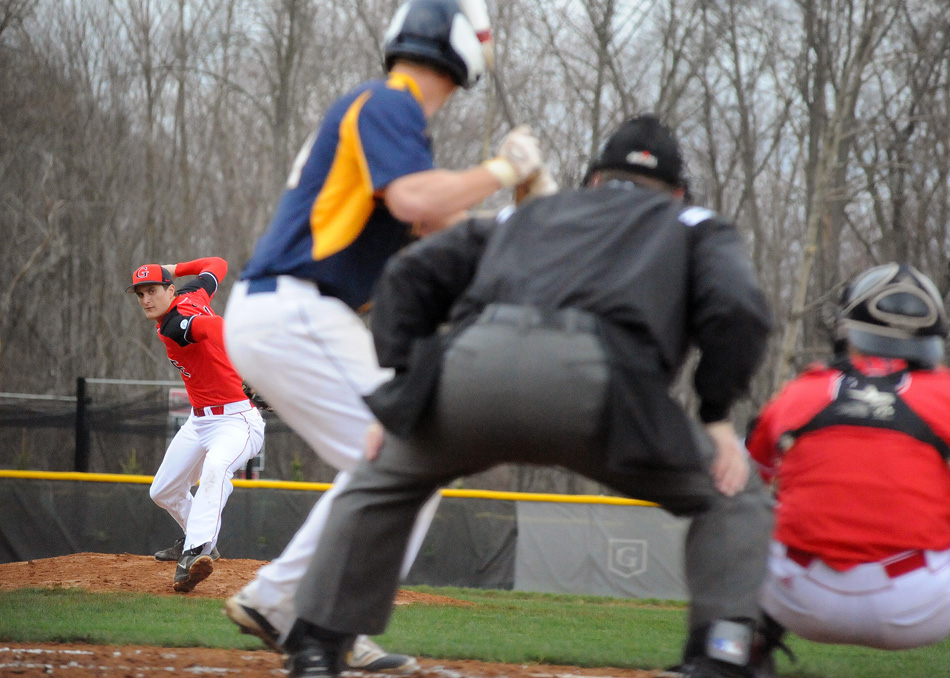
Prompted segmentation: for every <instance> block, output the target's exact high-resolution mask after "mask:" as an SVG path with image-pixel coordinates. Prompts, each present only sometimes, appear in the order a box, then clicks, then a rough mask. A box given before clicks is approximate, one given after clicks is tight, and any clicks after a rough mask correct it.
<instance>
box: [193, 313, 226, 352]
mask: <svg viewBox="0 0 950 678" xmlns="http://www.w3.org/2000/svg"><path fill="white" fill-rule="evenodd" d="M188 337H189V338H190V339H191V340H192V341H205V340H207V339H210V340H211V341H213V342H214V343H215V344H219V345H221V346H223V345H224V318H222V317H221V316H219V315H196V316H194V317H193V318H192V319H191V323H190V325H189V328H188Z"/></svg>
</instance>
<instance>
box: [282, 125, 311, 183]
mask: <svg viewBox="0 0 950 678" xmlns="http://www.w3.org/2000/svg"><path fill="white" fill-rule="evenodd" d="M316 140H317V132H316V130H314V131H313V133H311V135H310V136H309V137H307V140H306V141H305V142H304V143H303V147H302V148H301V149H300V152H298V153H297V157H296V158H294V164H293V167H291V168H290V176H288V177H287V188H290V189H294V188H297V184H299V183H300V174H301V173H302V172H303V166H304V165H305V164H307V158H309V157H310V151H311V149H313V142H315V141H316Z"/></svg>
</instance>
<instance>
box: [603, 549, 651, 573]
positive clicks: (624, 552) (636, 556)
mask: <svg viewBox="0 0 950 678" xmlns="http://www.w3.org/2000/svg"><path fill="white" fill-rule="evenodd" d="M608 549H609V552H608V553H607V569H608V570H610V571H611V572H613V573H614V574H617V575H620V576H621V577H624V578H628V579H629V578H630V577H633V576H635V575H638V574H643V573H644V572H646V570H647V542H646V540H645V539H611V540H610V541H609V542H608Z"/></svg>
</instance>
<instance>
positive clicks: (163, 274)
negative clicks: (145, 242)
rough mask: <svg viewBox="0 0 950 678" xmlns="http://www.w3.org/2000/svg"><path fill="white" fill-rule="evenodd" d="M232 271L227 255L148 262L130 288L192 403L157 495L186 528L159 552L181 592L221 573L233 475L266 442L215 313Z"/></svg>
mask: <svg viewBox="0 0 950 678" xmlns="http://www.w3.org/2000/svg"><path fill="white" fill-rule="evenodd" d="M227 272H228V264H227V262H226V261H225V260H224V259H221V258H219V257H207V258H204V259H196V260H194V261H186V262H182V263H179V264H165V265H159V264H146V265H145V266H140V267H139V268H137V269H136V270H135V272H134V273H133V274H132V284H131V285H129V287H128V288H126V291H127V292H134V293H135V295H136V297H138V301H139V305H140V306H141V307H142V310H143V311H144V312H145V317H146V318H148V319H149V320H154V321H155V323H156V328H155V329H156V331H157V332H158V338H159V339H161V341H162V343H163V344H165V350H166V351H167V353H168V360H169V361H170V362H171V364H172V365H174V366H175V368H176V369H177V370H178V371H179V372H180V373H181V378H182V380H183V381H184V382H185V389H186V390H187V391H188V399H189V401H190V402H191V406H192V413H191V416H189V417H188V420H187V421H186V422H185V424H184V425H183V426H182V427H181V429H180V430H179V431H178V433H177V434H175V437H174V439H172V442H171V444H170V445H169V446H168V450H166V452H165V457H164V459H163V460H162V464H161V466H160V467H159V469H158V471H157V472H156V474H155V478H154V480H153V481H152V486H151V489H150V490H149V495H150V496H151V498H152V500H153V501H154V502H155V503H156V504H158V505H159V506H161V507H162V508H163V509H165V510H166V511H168V513H169V515H171V517H172V518H174V519H175V521H176V522H177V523H178V525H179V526H180V527H181V529H182V530H183V531H184V536H183V537H182V538H181V539H179V540H178V541H177V542H175V544H174V545H173V546H171V547H169V548H167V549H164V550H162V551H159V552H158V553H156V554H155V558H156V559H158V560H175V561H177V562H178V567H177V568H176V570H175V578H174V588H175V590H176V591H178V592H180V593H188V592H189V591H191V590H192V589H194V588H195V586H196V585H197V584H198V583H199V582H201V581H203V580H204V579H207V577H208V576H209V575H210V574H211V572H212V570H213V569H214V566H213V561H214V560H216V559H217V557H218V551H217V548H216V546H215V545H216V543H217V541H218V535H219V533H220V530H221V512H222V511H223V510H224V506H225V504H226V503H227V501H228V497H229V496H230V494H231V491H232V490H233V489H234V488H233V485H232V484H231V478H232V477H233V476H234V472H235V471H237V470H238V469H240V468H241V467H242V466H244V465H245V464H247V462H248V460H249V459H251V458H252V457H254V456H255V455H256V454H257V453H258V452H259V451H260V449H261V445H262V444H263V442H264V419H263V418H262V417H261V415H260V413H259V412H258V411H257V409H256V408H255V407H254V405H253V404H252V403H251V402H250V401H249V400H248V398H247V396H246V395H245V393H244V389H243V382H242V380H241V377H240V375H238V373H237V371H235V369H234V367H233V366H232V365H231V361H230V360H229V359H228V356H227V353H226V352H225V350H224V319H223V318H221V316H219V315H216V314H215V312H214V311H213V310H212V309H211V299H212V297H214V294H215V292H217V290H218V284H219V282H220V281H221V280H222V279H223V278H224V276H225V275H226V274H227ZM186 275H193V276H196V277H195V278H194V279H193V280H191V281H190V282H188V283H187V284H185V285H183V286H182V287H181V288H178V289H176V287H175V284H174V282H173V280H172V277H173V276H186ZM199 481H200V482H199ZM196 483H198V489H197V491H196V492H195V494H194V496H192V494H191V488H192V487H193V486H194V485H195V484H196Z"/></svg>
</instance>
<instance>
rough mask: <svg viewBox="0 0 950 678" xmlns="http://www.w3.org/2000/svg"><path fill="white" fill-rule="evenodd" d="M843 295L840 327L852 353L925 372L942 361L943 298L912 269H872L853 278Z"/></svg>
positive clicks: (892, 266) (944, 332)
mask: <svg viewBox="0 0 950 678" xmlns="http://www.w3.org/2000/svg"><path fill="white" fill-rule="evenodd" d="M845 295H846V298H845V299H844V300H843V307H842V309H841V317H842V325H843V329H844V331H845V333H846V335H847V339H848V342H849V343H850V344H851V345H852V346H853V347H854V348H856V349H857V350H859V351H861V352H862V353H866V354H868V355H875V356H883V357H887V358H903V359H904V360H907V361H910V362H913V363H916V364H921V365H924V366H928V367H932V366H934V365H936V364H937V363H939V362H941V361H942V360H943V356H944V338H945V337H946V336H947V333H948V326H947V313H946V309H945V308H944V305H943V298H942V297H941V296H940V292H938V291H937V287H936V286H935V285H934V284H933V282H932V281H931V280H930V278H928V277H927V276H925V275H924V274H923V273H921V272H920V271H918V270H917V269H916V268H914V267H913V266H910V265H907V264H896V263H890V264H884V265H883V266H875V267H874V268H871V269H869V270H867V271H865V272H864V273H862V274H860V275H859V276H858V277H857V278H855V279H854V281H853V282H852V283H851V284H850V285H849V286H848V288H847V291H846V292H845Z"/></svg>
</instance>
